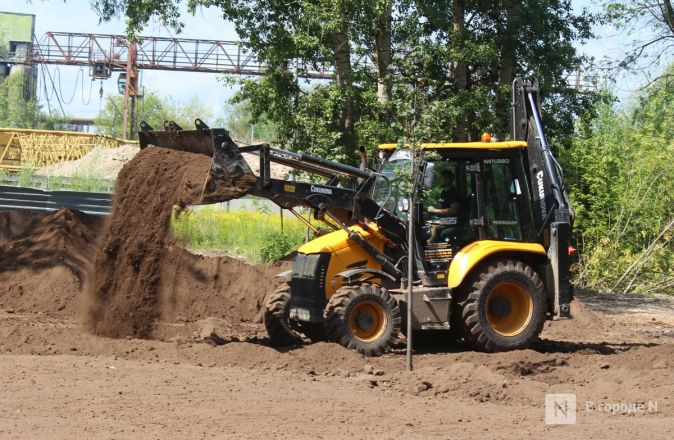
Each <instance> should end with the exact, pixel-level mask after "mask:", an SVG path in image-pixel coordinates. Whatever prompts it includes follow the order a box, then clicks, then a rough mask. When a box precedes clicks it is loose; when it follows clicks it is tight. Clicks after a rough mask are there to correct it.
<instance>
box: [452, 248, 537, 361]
mask: <svg viewBox="0 0 674 440" xmlns="http://www.w3.org/2000/svg"><path fill="white" fill-rule="evenodd" d="M546 310H547V298H546V295H545V290H544V287H543V283H542V282H541V279H540V277H539V276H538V274H536V272H535V271H534V270H533V269H532V268H531V267H530V266H528V265H526V264H524V263H523V262H521V261H517V260H503V261H498V262H496V263H493V264H491V265H489V266H487V267H486V268H485V269H484V270H482V271H481V272H479V273H477V274H476V275H475V276H474V277H473V282H472V284H471V285H470V286H469V287H468V293H467V295H466V297H465V299H464V300H463V301H461V303H460V311H461V316H462V318H463V330H464V331H463V333H464V336H465V338H466V339H467V341H468V342H469V343H470V344H471V345H472V346H473V348H475V349H476V350H480V351H487V352H492V351H506V350H516V349H522V348H527V347H529V346H530V345H531V344H532V343H533V342H534V341H535V340H536V339H537V338H538V335H539V334H540V333H541V331H542V330H543V324H544V323H545V313H546Z"/></svg>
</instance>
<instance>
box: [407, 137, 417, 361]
mask: <svg viewBox="0 0 674 440" xmlns="http://www.w3.org/2000/svg"><path fill="white" fill-rule="evenodd" d="M414 146H415V145H414V143H412V145H410V150H411V151H410V152H411V154H410V156H411V160H410V166H411V167H412V169H411V173H410V176H411V179H412V189H411V190H410V198H409V209H408V211H407V371H412V369H413V365H412V290H413V281H414V278H413V275H412V273H413V272H412V271H413V269H414V192H415V189H416V188H415V184H416V177H415V173H414V171H415V170H414V162H415V161H414V153H415V148H414Z"/></svg>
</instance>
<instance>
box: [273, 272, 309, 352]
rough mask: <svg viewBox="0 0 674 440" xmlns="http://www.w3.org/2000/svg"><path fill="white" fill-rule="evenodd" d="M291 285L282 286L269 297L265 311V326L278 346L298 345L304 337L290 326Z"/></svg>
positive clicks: (284, 284)
mask: <svg viewBox="0 0 674 440" xmlns="http://www.w3.org/2000/svg"><path fill="white" fill-rule="evenodd" d="M289 303H290V284H288V283H283V284H281V285H280V286H279V287H278V288H277V289H276V290H274V293H272V294H271V296H270V297H269V301H267V305H266V307H265V311H264V326H265V328H266V329H267V334H268V335H269V339H271V340H272V342H274V343H275V344H276V345H280V346H287V345H298V344H301V343H302V337H301V335H300V334H298V333H297V332H296V331H295V330H294V329H293V328H292V326H291V325H290V319H289V316H290V304H289Z"/></svg>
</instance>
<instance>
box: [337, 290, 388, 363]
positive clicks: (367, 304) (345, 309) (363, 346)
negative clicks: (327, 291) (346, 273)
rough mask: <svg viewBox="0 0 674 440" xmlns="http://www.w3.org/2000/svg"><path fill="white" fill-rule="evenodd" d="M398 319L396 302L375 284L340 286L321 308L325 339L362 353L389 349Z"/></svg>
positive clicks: (370, 353)
mask: <svg viewBox="0 0 674 440" xmlns="http://www.w3.org/2000/svg"><path fill="white" fill-rule="evenodd" d="M400 322H401V318H400V308H399V307H398V303H397V302H396V300H395V299H394V298H393V297H392V296H391V294H390V293H388V291H387V290H386V289H384V288H383V287H381V286H378V285H376V284H370V283H362V284H357V285H349V286H342V287H340V288H339V289H337V291H336V292H335V293H334V295H332V298H330V301H328V305H327V306H326V308H325V328H326V333H327V336H328V339H330V340H331V341H334V342H338V343H340V344H341V345H343V346H344V347H347V348H352V349H354V350H357V351H358V352H359V353H362V354H364V355H365V356H380V355H382V354H383V353H384V352H385V351H386V350H387V349H388V348H390V347H391V344H393V342H394V341H395V340H396V337H397V336H398V333H399V332H400Z"/></svg>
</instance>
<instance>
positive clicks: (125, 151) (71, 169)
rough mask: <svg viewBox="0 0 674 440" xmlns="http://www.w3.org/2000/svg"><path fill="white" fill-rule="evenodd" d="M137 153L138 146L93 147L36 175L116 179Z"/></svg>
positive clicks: (40, 170) (37, 172)
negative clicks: (80, 155)
mask: <svg viewBox="0 0 674 440" xmlns="http://www.w3.org/2000/svg"><path fill="white" fill-rule="evenodd" d="M139 151H140V150H139V148H138V145H122V146H121V147H117V148H106V147H94V148H93V149H92V150H91V151H90V152H89V153H88V154H86V155H85V156H83V157H81V158H79V159H76V160H69V161H66V162H58V163H54V164H51V165H47V166H45V167H42V168H40V169H39V170H37V171H36V174H37V175H41V176H54V177H74V176H85V177H86V176H89V177H97V178H101V179H116V178H117V174H118V173H119V171H120V170H121V169H122V167H123V166H124V164H125V163H127V162H128V161H130V160H131V159H133V157H134V156H135V155H136V154H137V153H138V152H139Z"/></svg>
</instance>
